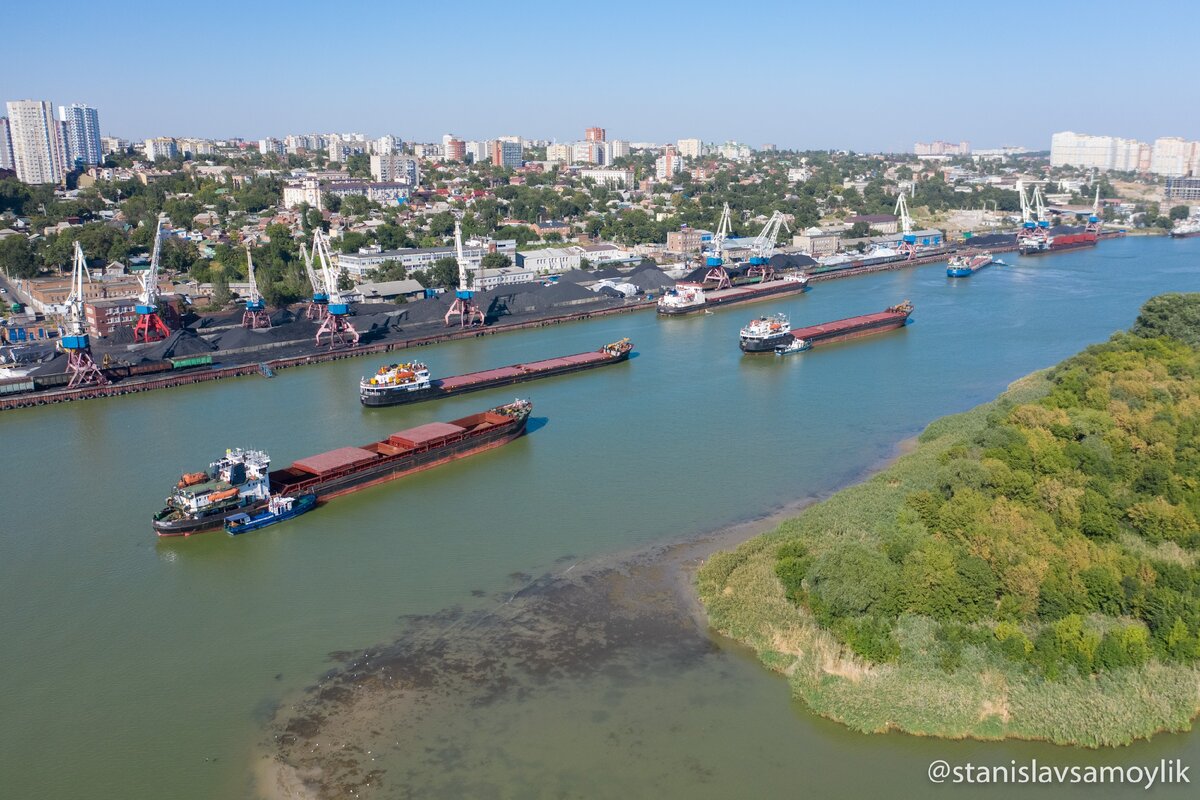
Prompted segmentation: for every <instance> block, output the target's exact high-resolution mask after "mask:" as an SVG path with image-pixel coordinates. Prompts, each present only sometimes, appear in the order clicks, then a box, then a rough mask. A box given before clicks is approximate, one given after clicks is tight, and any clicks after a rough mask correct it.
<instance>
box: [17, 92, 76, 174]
mask: <svg viewBox="0 0 1200 800" xmlns="http://www.w3.org/2000/svg"><path fill="white" fill-rule="evenodd" d="M8 128H9V136H10V138H11V140H12V154H13V165H14V167H15V169H16V171H17V178H18V179H19V180H21V181H22V182H23V183H62V181H63V179H64V177H65V173H66V170H65V167H66V164H65V161H66V159H65V157H64V156H65V154H64V152H63V144H62V126H61V125H59V123H58V122H57V121H56V120H55V119H54V111H53V107H52V106H51V105H50V101H49V100H10V101H8Z"/></svg>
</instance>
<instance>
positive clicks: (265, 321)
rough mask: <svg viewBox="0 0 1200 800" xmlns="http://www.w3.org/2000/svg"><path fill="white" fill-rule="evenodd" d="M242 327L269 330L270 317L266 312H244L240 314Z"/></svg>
mask: <svg viewBox="0 0 1200 800" xmlns="http://www.w3.org/2000/svg"><path fill="white" fill-rule="evenodd" d="M242 327H243V328H250V329H251V330H253V329H255V328H269V327H271V315H270V314H268V313H267V312H266V311H246V312H244V313H243V314H242Z"/></svg>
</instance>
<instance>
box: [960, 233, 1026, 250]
mask: <svg viewBox="0 0 1200 800" xmlns="http://www.w3.org/2000/svg"><path fill="white" fill-rule="evenodd" d="M1016 243H1017V235H1016V234H1015V233H986V234H984V235H983V236H972V237H971V238H970V239H967V240H966V241H965V242H963V244H965V245H967V247H1011V246H1013V245H1015V244H1016Z"/></svg>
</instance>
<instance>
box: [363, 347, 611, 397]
mask: <svg viewBox="0 0 1200 800" xmlns="http://www.w3.org/2000/svg"><path fill="white" fill-rule="evenodd" d="M632 351H633V343H632V342H630V341H629V340H628V339H621V340H620V341H617V342H613V343H612V344H607V345H605V346H604V347H601V348H600V349H599V350H592V351H590V352H587V353H576V354H575V355H571V356H561V357H559V358H547V359H544V360H542V361H534V362H531V363H528V364H513V365H511V366H508V367H499V368H497V369H488V370H483V371H481V372H471V373H467V374H466V375H455V376H452V377H449V378H431V377H430V376H429V367H428V366H426V365H425V364H423V363H420V362H409V363H402V364H391V365H389V366H386V367H381V368H380V370H379V371H378V372H377V373H375V374H374V375H372V376H371V377H370V378H363V379H362V381H360V382H359V387H358V396H359V400H360V402H361V403H362V404H363V405H364V406H368V407H378V406H394V405H400V404H402V403H417V402H420V401H422V400H434V399H437V398H441V397H453V396H454V395H456V394H465V393H466V392H477V391H480V390H482V389H491V388H493V387H496V386H508V385H510V384H514V383H523V382H525V381H533V380H537V379H539V378H549V377H552V376H554V375H567V374H569V373H572V372H580V371H582V370H585V369H592V368H594V367H602V366H604V365H606V364H616V363H619V362H621V361H627V360H629V355H630V353H631V352H632Z"/></svg>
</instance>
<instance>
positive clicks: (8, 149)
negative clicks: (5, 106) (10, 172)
mask: <svg viewBox="0 0 1200 800" xmlns="http://www.w3.org/2000/svg"><path fill="white" fill-rule="evenodd" d="M12 168H13V151H12V134H10V133H9V131H8V117H0V169H12Z"/></svg>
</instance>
